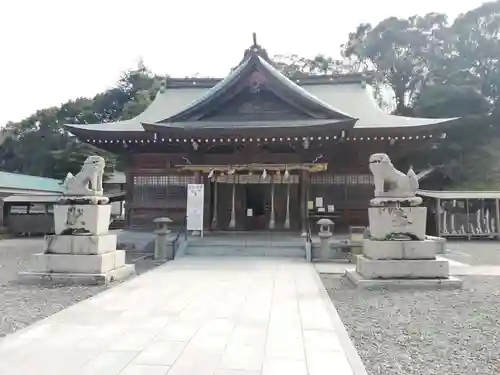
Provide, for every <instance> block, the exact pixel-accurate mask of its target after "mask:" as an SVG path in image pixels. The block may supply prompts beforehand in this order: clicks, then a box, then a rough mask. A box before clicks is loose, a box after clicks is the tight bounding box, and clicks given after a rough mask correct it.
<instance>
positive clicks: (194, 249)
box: [178, 232, 306, 259]
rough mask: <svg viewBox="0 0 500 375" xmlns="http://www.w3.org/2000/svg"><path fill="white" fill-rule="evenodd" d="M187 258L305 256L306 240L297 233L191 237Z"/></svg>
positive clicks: (185, 251)
mask: <svg viewBox="0 0 500 375" xmlns="http://www.w3.org/2000/svg"><path fill="white" fill-rule="evenodd" d="M178 255H184V256H234V257H237V256H242V257H251V256H255V257H262V256H268V257H287V258H303V259H305V257H306V251H305V239H304V238H301V237H300V235H299V234H297V233H281V234H279V233H272V234H271V233H262V234H260V233H248V232H247V233H238V232H230V233H217V234H213V233H210V234H208V235H206V236H205V237H203V238H202V237H193V236H190V237H189V239H188V241H187V245H186V246H185V248H184V249H183V251H182V254H178Z"/></svg>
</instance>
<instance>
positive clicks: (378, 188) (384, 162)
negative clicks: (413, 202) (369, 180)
mask: <svg viewBox="0 0 500 375" xmlns="http://www.w3.org/2000/svg"><path fill="white" fill-rule="evenodd" d="M370 171H371V172H372V174H373V182H374V184H375V197H394V198H407V197H414V196H415V193H416V191H417V190H418V178H417V175H416V174H415V172H414V171H413V169H412V168H410V170H409V171H408V173H407V174H404V173H403V172H401V171H398V170H397V169H396V168H395V167H394V165H392V162H391V159H390V158H389V156H388V155H387V154H373V155H372V156H370Z"/></svg>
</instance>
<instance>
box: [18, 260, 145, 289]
mask: <svg viewBox="0 0 500 375" xmlns="http://www.w3.org/2000/svg"><path fill="white" fill-rule="evenodd" d="M134 274H135V266H134V265H133V264H126V265H124V266H122V267H119V268H116V269H114V270H111V271H108V272H104V273H95V274H92V273H71V272H68V273H62V272H20V273H19V279H18V280H19V281H20V282H22V283H35V284H62V285H75V284H77V285H107V284H109V283H112V282H115V281H120V280H124V279H126V278H128V277H130V276H132V275H134Z"/></svg>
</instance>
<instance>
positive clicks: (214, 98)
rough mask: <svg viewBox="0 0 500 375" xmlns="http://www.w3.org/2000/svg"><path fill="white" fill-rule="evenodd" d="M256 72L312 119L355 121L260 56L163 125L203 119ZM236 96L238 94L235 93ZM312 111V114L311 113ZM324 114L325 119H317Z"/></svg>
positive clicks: (250, 60)
mask: <svg viewBox="0 0 500 375" xmlns="http://www.w3.org/2000/svg"><path fill="white" fill-rule="evenodd" d="M253 69H257V71H259V73H261V74H262V75H263V76H264V78H265V79H266V80H267V82H269V84H270V86H272V87H271V90H272V91H273V92H274V93H275V94H276V95H278V96H279V97H281V99H282V100H284V101H287V102H289V103H290V104H292V105H296V106H297V107H298V108H299V109H302V110H303V111H304V112H305V113H309V114H310V115H311V117H312V118H315V117H316V118H318V117H321V118H329V119H342V120H354V118H353V117H352V116H349V115H348V114H346V113H344V112H342V111H339V110H337V109H336V108H333V107H332V106H331V105H329V104H328V103H326V102H324V101H322V100H320V99H318V98H317V97H315V96H313V95H311V94H310V93H309V92H307V91H306V90H305V89H303V88H302V87H300V86H298V85H297V84H296V83H295V82H293V81H291V80H290V79H288V78H287V77H285V76H284V75H283V74H281V73H280V72H279V71H278V70H276V69H275V68H274V67H273V66H272V65H271V64H269V63H268V62H267V61H265V60H264V59H263V58H261V57H260V56H256V55H254V56H251V57H248V58H247V59H246V60H244V61H243V62H242V63H241V64H240V65H239V66H238V67H237V68H236V69H235V70H233V71H232V72H231V73H230V74H229V75H228V76H227V77H226V78H224V79H223V80H222V81H220V82H219V83H217V84H216V85H215V86H214V87H212V88H211V89H209V90H207V92H206V93H205V94H204V95H203V96H201V97H200V98H199V99H198V100H196V101H194V102H193V103H191V104H190V105H189V106H187V107H186V108H185V109H184V110H182V111H180V112H178V113H177V114H174V115H173V116H170V117H169V118H166V119H164V120H163V121H161V122H179V121H186V120H188V119H189V118H191V117H192V116H195V117H196V116H199V114H200V113H203V110H204V109H205V108H207V109H210V108H213V106H217V105H221V104H222V103H223V102H224V100H225V97H224V95H225V94H226V93H228V92H231V90H233V89H234V88H235V87H236V86H237V84H238V83H239V82H240V80H241V78H242V77H245V75H246V74H249V73H250V72H251V71H253ZM232 94H233V95H234V92H233V93H232ZM311 111H312V112H311ZM315 113H321V116H316V115H314V114H315Z"/></svg>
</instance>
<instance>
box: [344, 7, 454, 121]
mask: <svg viewBox="0 0 500 375" xmlns="http://www.w3.org/2000/svg"><path fill="white" fill-rule="evenodd" d="M451 49H452V46H451V43H450V39H449V30H448V27H447V18H446V16H445V15H443V14H439V13H430V14H427V15H426V16H424V17H420V16H413V17H410V18H408V19H399V18H396V17H390V18H387V19H385V20H383V21H382V22H380V23H379V24H378V25H377V26H375V27H372V26H371V25H370V24H366V23H365V24H361V25H359V26H358V28H357V29H356V31H354V32H352V33H350V34H349V37H348V41H347V43H345V44H344V45H343V46H342V53H343V55H344V56H345V57H347V58H351V59H356V60H358V61H359V62H360V63H361V64H363V66H365V67H367V68H368V69H374V70H376V71H377V72H378V73H379V74H380V77H381V80H382V82H381V83H382V84H386V85H388V86H389V87H390V88H391V89H392V91H393V92H394V98H395V101H396V110H395V113H396V114H399V115H412V113H413V104H414V101H415V97H416V96H417V95H418V92H419V91H420V90H421V89H422V88H423V87H424V86H425V85H427V84H428V83H429V82H431V81H432V78H433V71H434V70H436V71H439V70H440V66H442V65H443V60H445V58H446V57H447V56H448V55H449V54H451Z"/></svg>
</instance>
